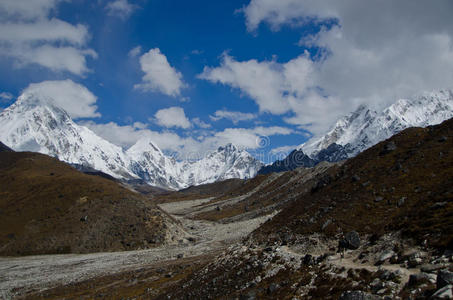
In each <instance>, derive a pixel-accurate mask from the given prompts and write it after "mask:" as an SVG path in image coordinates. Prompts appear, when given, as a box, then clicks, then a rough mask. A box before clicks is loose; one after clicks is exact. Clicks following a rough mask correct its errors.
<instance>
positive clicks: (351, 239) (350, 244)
mask: <svg viewBox="0 0 453 300" xmlns="http://www.w3.org/2000/svg"><path fill="white" fill-rule="evenodd" d="M344 241H345V247H346V248H347V249H351V250H355V249H358V248H359V247H360V236H359V234H358V233H357V231H350V232H348V233H346V234H345V236H344Z"/></svg>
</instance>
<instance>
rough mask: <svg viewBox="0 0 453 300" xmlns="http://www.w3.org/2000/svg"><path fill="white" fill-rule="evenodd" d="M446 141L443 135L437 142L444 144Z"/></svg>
mask: <svg viewBox="0 0 453 300" xmlns="http://www.w3.org/2000/svg"><path fill="white" fill-rule="evenodd" d="M447 140H448V138H447V137H446V136H444V135H443V136H441V137H440V138H439V142H441V143H443V142H446V141H447Z"/></svg>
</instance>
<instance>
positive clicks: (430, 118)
mask: <svg viewBox="0 0 453 300" xmlns="http://www.w3.org/2000/svg"><path fill="white" fill-rule="evenodd" d="M452 117H453V91H452V90H441V91H435V92H429V93H428V92H426V93H423V94H420V95H417V96H414V97H412V98H411V99H400V100H398V101H396V102H395V103H393V104H392V105H390V106H388V107H386V108H385V109H383V110H382V111H380V112H378V111H375V110H372V109H370V108H368V107H367V106H365V105H361V106H359V107H358V108H357V109H356V110H355V111H354V112H352V113H351V114H349V115H347V116H345V117H343V118H340V119H339V120H338V121H337V122H336V123H335V125H334V126H333V128H332V129H331V130H330V131H328V132H327V133H326V134H325V135H323V136H321V137H319V138H312V139H311V140H309V141H308V142H307V143H305V144H302V145H301V146H300V147H299V148H297V149H295V150H293V151H292V152H291V153H290V154H289V155H288V156H287V157H286V158H285V159H284V160H278V161H276V162H274V163H273V164H272V165H268V166H265V167H263V168H262V169H261V170H260V171H259V173H260V174H267V173H270V172H281V171H288V170H293V169H295V168H297V167H301V166H304V167H313V166H315V165H316V164H318V163H319V162H322V161H328V162H337V161H341V160H344V159H347V158H351V157H354V156H355V155H357V154H358V153H360V152H362V151H364V150H366V149H368V148H370V147H372V146H374V145H376V144H377V143H379V142H380V141H383V140H385V139H388V138H389V137H391V136H393V135H394V134H396V133H398V132H400V131H402V130H404V129H406V128H409V127H426V126H429V125H436V124H440V123H441V122H443V121H445V120H447V119H450V118H452Z"/></svg>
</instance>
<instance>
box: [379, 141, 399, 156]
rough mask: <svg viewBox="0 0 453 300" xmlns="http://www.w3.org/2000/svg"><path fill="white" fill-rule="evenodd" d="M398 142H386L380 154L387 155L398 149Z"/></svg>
mask: <svg viewBox="0 0 453 300" xmlns="http://www.w3.org/2000/svg"><path fill="white" fill-rule="evenodd" d="M396 148H397V147H396V144H395V142H394V141H391V142H388V143H387V144H385V146H384V149H382V151H381V152H380V153H379V154H380V155H385V154H388V153H390V152H392V151H394V150H396Z"/></svg>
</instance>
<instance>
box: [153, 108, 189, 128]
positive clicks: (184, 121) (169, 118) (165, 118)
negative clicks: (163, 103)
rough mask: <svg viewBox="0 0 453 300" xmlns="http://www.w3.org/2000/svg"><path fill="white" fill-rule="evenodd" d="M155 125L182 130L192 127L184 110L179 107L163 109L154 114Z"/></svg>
mask: <svg viewBox="0 0 453 300" xmlns="http://www.w3.org/2000/svg"><path fill="white" fill-rule="evenodd" d="M154 118H155V119H156V123H157V124H159V125H160V126H163V127H167V128H170V127H180V128H183V129H188V128H190V127H192V124H191V123H190V121H189V119H188V118H187V117H186V114H185V113H184V109H182V108H181V107H177V106H174V107H169V108H164V109H161V110H159V111H157V112H156V114H155V115H154Z"/></svg>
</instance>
